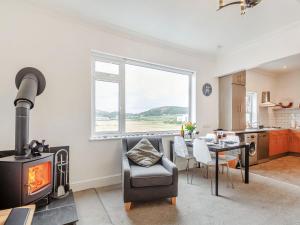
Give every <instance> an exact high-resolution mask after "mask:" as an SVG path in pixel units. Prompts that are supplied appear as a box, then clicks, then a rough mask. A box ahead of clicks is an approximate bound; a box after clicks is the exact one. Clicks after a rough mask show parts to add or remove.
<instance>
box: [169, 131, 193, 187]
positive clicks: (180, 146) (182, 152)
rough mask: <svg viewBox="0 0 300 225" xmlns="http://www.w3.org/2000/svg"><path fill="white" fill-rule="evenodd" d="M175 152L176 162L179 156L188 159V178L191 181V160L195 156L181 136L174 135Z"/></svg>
mask: <svg viewBox="0 0 300 225" xmlns="http://www.w3.org/2000/svg"><path fill="white" fill-rule="evenodd" d="M174 152H175V159H174V163H176V159H177V158H182V159H185V160H186V168H185V170H186V180H187V183H189V172H190V160H191V159H193V158H194V157H193V156H192V155H191V154H190V153H189V151H188V148H187V146H186V143H185V141H184V139H183V137H181V136H175V137H174Z"/></svg>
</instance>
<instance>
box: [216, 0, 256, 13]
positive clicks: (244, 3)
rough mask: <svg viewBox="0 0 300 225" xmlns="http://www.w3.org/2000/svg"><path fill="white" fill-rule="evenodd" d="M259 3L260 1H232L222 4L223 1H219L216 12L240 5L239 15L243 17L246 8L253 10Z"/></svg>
mask: <svg viewBox="0 0 300 225" xmlns="http://www.w3.org/2000/svg"><path fill="white" fill-rule="evenodd" d="M260 2H261V0H239V1H234V2H230V3H227V4H224V0H219V9H218V11H219V10H221V9H223V8H225V7H227V6H230V5H240V6H241V15H244V14H245V13H246V9H247V8H253V7H254V6H256V5H257V4H259V3H260Z"/></svg>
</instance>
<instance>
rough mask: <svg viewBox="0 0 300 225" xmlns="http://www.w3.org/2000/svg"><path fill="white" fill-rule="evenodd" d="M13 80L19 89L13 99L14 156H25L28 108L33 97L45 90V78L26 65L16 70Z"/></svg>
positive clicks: (27, 141) (30, 107) (30, 106)
mask: <svg viewBox="0 0 300 225" xmlns="http://www.w3.org/2000/svg"><path fill="white" fill-rule="evenodd" d="M15 82H16V87H17V88H18V89H19V91H18V94H17V97H16V99H15V101H14V104H15V107H16V124H15V150H16V153H15V156H16V158H25V157H26V152H25V146H26V145H27V144H28V143H29V116H30V110H31V109H32V108H33V107H34V100H35V97H36V96H38V95H40V94H41V93H42V92H43V91H44V90H45V87H46V80H45V77H44V75H43V74H42V73H41V72H40V71H39V70H37V69H35V68H32V67H26V68H23V69H21V70H20V71H19V72H18V74H17V76H16V79H15Z"/></svg>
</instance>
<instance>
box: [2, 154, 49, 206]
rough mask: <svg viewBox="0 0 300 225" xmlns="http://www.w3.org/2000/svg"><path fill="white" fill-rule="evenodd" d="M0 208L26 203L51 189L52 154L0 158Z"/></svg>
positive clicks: (43, 195)
mask: <svg viewBox="0 0 300 225" xmlns="http://www.w3.org/2000/svg"><path fill="white" fill-rule="evenodd" d="M0 171H3V172H2V173H1V176H0V184H1V185H0V199H1V201H0V209H4V208H10V207H16V206H22V205H26V204H29V203H32V202H36V201H38V200H39V199H41V198H43V197H45V196H47V195H49V194H50V193H51V192H52V189H53V154H52V153H42V154H41V156H37V157H34V158H30V159H18V160H17V159H16V158H15V157H14V156H9V157H5V158H0Z"/></svg>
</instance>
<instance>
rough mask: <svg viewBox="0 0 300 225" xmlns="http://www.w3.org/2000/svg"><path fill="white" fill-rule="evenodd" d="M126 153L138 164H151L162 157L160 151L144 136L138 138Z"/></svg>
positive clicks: (147, 165) (146, 165)
mask: <svg viewBox="0 0 300 225" xmlns="http://www.w3.org/2000/svg"><path fill="white" fill-rule="evenodd" d="M126 155H127V156H128V158H129V159H131V160H132V161H133V162H134V163H136V164H138V165H140V166H145V167H149V166H153V165H154V164H156V163H157V162H158V161H159V160H160V159H161V157H162V153H160V152H159V151H157V150H156V149H155V148H154V147H153V145H152V144H151V143H150V141H149V140H148V139H146V138H143V139H142V140H140V141H139V142H138V143H137V144H136V145H135V146H134V147H133V148H132V149H131V150H129V151H128V152H127V153H126Z"/></svg>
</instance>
